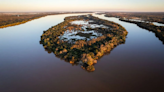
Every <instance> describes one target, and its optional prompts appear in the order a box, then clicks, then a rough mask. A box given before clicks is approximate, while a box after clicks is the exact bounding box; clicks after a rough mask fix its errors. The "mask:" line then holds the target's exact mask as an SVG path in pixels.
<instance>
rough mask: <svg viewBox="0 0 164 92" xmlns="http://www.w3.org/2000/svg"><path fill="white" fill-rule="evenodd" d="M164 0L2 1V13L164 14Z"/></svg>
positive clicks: (0, 7) (0, 5)
mask: <svg viewBox="0 0 164 92" xmlns="http://www.w3.org/2000/svg"><path fill="white" fill-rule="evenodd" d="M163 4H164V0H137V1H136V0H114V1H110V0H83V1H81V0H39V1H36V0H21V1H20V0H2V1H1V3H0V12H59V11H60V12H71V11H73V12H74V11H86V12H87V11H100V12H164V5H163Z"/></svg>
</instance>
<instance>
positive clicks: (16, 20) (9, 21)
mask: <svg viewBox="0 0 164 92" xmlns="http://www.w3.org/2000/svg"><path fill="white" fill-rule="evenodd" d="M70 13H71V14H72V13H86V12H63V13H59V12H52V13H37V14H28V13H23V14H21V13H20V14H19V13H17V14H14V13H13V14H3V13H2V14H0V28H5V27H9V26H14V25H19V24H22V23H26V22H28V21H30V20H33V19H36V18H40V17H44V16H47V15H57V14H70Z"/></svg>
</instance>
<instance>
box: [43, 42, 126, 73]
mask: <svg viewBox="0 0 164 92" xmlns="http://www.w3.org/2000/svg"><path fill="white" fill-rule="evenodd" d="M125 42H126V41H125V40H124V41H123V42H120V43H119V44H118V45H114V47H113V48H111V50H110V51H107V52H105V53H104V54H103V56H105V55H110V53H111V51H112V50H114V48H116V47H118V46H119V45H123V44H125ZM40 44H42V43H41V42H40ZM44 49H45V51H46V52H47V53H49V54H51V53H53V54H54V55H55V57H57V58H60V59H61V60H64V61H65V62H66V63H70V64H71V65H72V66H81V68H82V69H84V70H85V71H87V72H93V71H92V70H87V69H86V68H87V67H88V65H87V64H85V63H83V62H82V61H76V62H70V59H65V58H64V57H62V56H60V55H56V54H55V53H54V52H53V51H52V49H48V48H44ZM103 56H101V57H99V58H98V59H97V61H99V60H100V59H101V58H102V57H103ZM94 65H95V64H94ZM93 67H94V66H93Z"/></svg>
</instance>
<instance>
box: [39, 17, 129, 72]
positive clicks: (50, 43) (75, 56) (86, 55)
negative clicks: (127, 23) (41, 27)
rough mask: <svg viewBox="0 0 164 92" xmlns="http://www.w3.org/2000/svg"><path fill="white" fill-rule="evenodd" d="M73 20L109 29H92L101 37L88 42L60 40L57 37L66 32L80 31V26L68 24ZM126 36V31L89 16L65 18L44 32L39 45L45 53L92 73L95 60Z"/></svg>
mask: <svg viewBox="0 0 164 92" xmlns="http://www.w3.org/2000/svg"><path fill="white" fill-rule="evenodd" d="M75 20H84V21H87V20H93V21H94V24H103V25H105V26H107V27H109V28H95V29H92V30H95V31H98V32H99V33H102V34H103V35H102V36H100V37H98V38H96V39H92V40H90V41H85V40H78V41H76V42H75V43H69V42H68V41H63V40H60V39H59V38H58V37H59V36H60V35H63V34H64V32H65V31H66V30H69V29H70V30H80V29H79V27H81V26H80V25H75V24H71V23H70V22H71V21H75ZM81 30H82V29H81ZM88 30H90V28H88ZM126 35H127V31H126V30H125V29H124V28H123V27H122V26H121V25H119V24H116V23H114V22H110V21H106V20H102V19H99V18H97V17H93V16H91V15H83V16H71V17H66V18H65V19H64V22H62V23H60V24H58V25H56V26H53V27H52V28H49V29H48V30H47V31H44V33H43V34H42V36H41V41H40V43H41V44H43V46H44V48H45V49H46V50H47V51H49V52H53V53H54V54H55V55H57V56H58V57H61V58H63V59H64V60H66V61H68V62H70V63H71V64H73V65H74V64H81V65H82V68H84V69H86V70H87V71H94V70H95V68H94V64H95V63H97V59H99V58H100V57H101V56H103V55H104V54H105V53H106V52H109V51H111V49H113V48H114V47H115V46H117V45H119V44H121V43H124V42H125V39H126Z"/></svg>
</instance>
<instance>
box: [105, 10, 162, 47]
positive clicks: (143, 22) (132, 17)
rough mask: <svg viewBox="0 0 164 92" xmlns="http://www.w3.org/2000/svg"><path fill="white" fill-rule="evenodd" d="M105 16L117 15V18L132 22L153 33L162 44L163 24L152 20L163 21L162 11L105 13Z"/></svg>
mask: <svg viewBox="0 0 164 92" xmlns="http://www.w3.org/2000/svg"><path fill="white" fill-rule="evenodd" d="M105 16H106V17H117V18H119V20H121V21H124V22H128V23H134V24H136V25H137V26H139V27H141V28H143V29H146V30H149V31H151V32H153V33H155V35H156V37H158V38H159V39H160V40H161V41H162V42H163V44H164V26H157V25H155V24H153V22H158V23H164V13H106V14H105Z"/></svg>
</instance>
